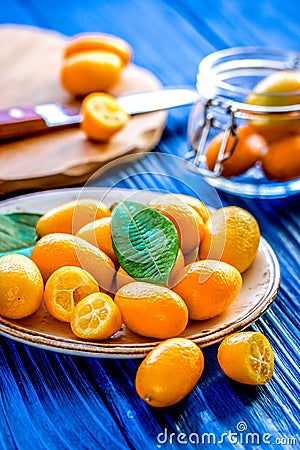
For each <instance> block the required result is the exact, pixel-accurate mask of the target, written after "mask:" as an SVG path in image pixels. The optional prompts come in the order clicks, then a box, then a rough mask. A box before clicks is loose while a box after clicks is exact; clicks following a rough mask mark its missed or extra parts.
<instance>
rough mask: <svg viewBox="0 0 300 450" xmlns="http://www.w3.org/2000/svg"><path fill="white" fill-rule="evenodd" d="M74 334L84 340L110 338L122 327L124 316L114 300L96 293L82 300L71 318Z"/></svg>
mask: <svg viewBox="0 0 300 450" xmlns="http://www.w3.org/2000/svg"><path fill="white" fill-rule="evenodd" d="M70 324H71V329H72V331H73V333H74V334H75V335H76V336H78V337H80V338H83V339H95V340H103V339H108V338H110V337H111V336H112V335H113V334H115V333H116V332H117V331H119V329H120V328H121V325H122V316H121V313H120V310H119V308H118V307H117V305H116V304H115V303H114V301H113V300H112V298H111V297H110V296H109V295H107V294H104V293H94V294H91V295H88V296H87V297H85V298H84V299H83V300H81V301H80V302H79V303H78V304H77V305H76V307H75V309H74V311H73V313H72V316H71V322H70Z"/></svg>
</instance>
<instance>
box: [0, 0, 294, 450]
mask: <svg viewBox="0 0 300 450" xmlns="http://www.w3.org/2000/svg"><path fill="white" fill-rule="evenodd" d="M0 23H17V24H28V25H34V26H38V27H43V28H47V29H53V30H57V31H59V32H61V33H64V34H66V35H72V34H75V33H78V32H82V31H103V32H107V33H112V34H116V35H119V36H121V37H123V38H124V39H126V40H127V41H128V42H130V44H131V45H132V47H133V48H134V59H135V62H136V64H138V65H140V66H143V67H146V68H147V69H149V70H151V71H152V72H154V73H155V74H156V76H157V77H158V78H159V79H160V80H161V82H162V83H163V84H164V85H193V84H194V82H195V76H196V72H197V66H198V63H199V61H200V60H201V59H202V58H203V57H204V56H205V55H207V54H208V53H210V52H212V51H215V50H218V49H222V48H226V47H231V46H241V45H261V46H273V47H279V48H285V49H291V50H295V51H300V41H299V36H300V26H299V24H300V8H299V3H298V2H297V0H291V1H283V0H261V1H260V2H254V1H249V0H230V1H227V0H215V1H211V2H210V1H201V0H198V1H197V0H195V1H192V0H190V1H185V0H177V1H175V0H173V1H171V0H169V1H168V0H143V1H141V0H140V1H139V0H106V1H97V0H85V1H83V0H64V1H62V0H45V1H40V0H31V1H29V0H24V1H21V0H6V1H2V2H1V7H0ZM7 45H8V46H9V43H7ZM2 50H3V49H1V48H0V52H1V51H2ZM1 70H5V68H3V67H1ZM188 113H189V111H188V109H179V110H174V111H172V112H170V113H169V118H168V122H167V126H166V129H165V131H164V134H163V137H162V140H161V142H160V143H159V145H158V146H157V148H156V149H155V150H156V151H157V152H164V153H167V154H174V155H177V156H181V157H182V156H183V154H184V153H185V151H186V146H187V140H186V126H187V119H188ZM163 164H164V163H163V162H162V167H163ZM152 169H153V168H152V167H151V165H150V163H149V162H147V159H145V160H144V161H140V162H136V163H134V164H133V165H131V166H130V167H125V168H122V169H121V168H120V169H118V168H117V169H116V170H115V172H114V173H109V174H107V175H106V177H102V178H101V179H100V180H98V181H97V182H96V183H98V184H101V185H105V184H112V183H114V182H116V181H117V182H118V185H120V186H122V187H135V188H142V189H145V188H152V187H157V188H164V189H167V190H170V191H178V190H181V186H180V185H179V184H178V183H176V182H174V181H172V180H170V179H167V180H165V179H164V178H163V177H159V176H157V175H155V174H152V175H151V176H148V175H145V174H143V173H142V172H146V173H147V172H151V171H152V172H153V170H152ZM164 170H166V167H165V168H164ZM179 170H180V169H179ZM134 173H137V174H138V175H135V176H134V175H133V174H134ZM126 177H129V178H126ZM178 177H179V178H180V177H181V179H182V180H183V184H184V183H185V182H188V183H190V184H191V185H192V186H196V185H197V183H199V178H197V177H196V176H189V175H188V174H184V173H183V172H182V174H178ZM185 177H186V178H185ZM203 189H206V188H205V186H204V187H203ZM220 198H221V200H222V202H223V204H234V205H238V206H242V207H244V208H246V209H248V210H249V211H250V212H252V213H253V214H254V215H255V217H256V218H257V220H258V222H259V225H260V228H261V232H262V235H263V236H264V237H265V238H266V239H267V240H268V242H269V243H270V244H271V245H272V247H273V249H274V250H275V252H276V254H277V257H278V259H279V262H280V266H281V274H282V281H281V287H280V290H279V293H278V296H277V299H276V300H275V302H274V303H273V305H272V306H271V307H270V308H269V309H268V311H267V312H266V313H265V314H264V315H263V317H262V318H260V319H259V320H257V322H256V323H255V324H254V325H253V327H252V329H255V330H260V331H262V332H263V333H264V334H265V335H266V336H267V337H268V339H269V340H270V342H271V344H272V346H273V348H274V352H275V373H274V376H273V378H272V380H271V382H270V383H269V384H267V385H266V386H263V387H248V386H244V385H240V384H237V383H235V382H233V381H230V380H229V379H228V378H226V377H225V375H224V374H223V373H222V372H221V370H220V368H219V367H218V364H217V362H216V352H217V347H218V346H217V345H213V346H211V347H207V348H204V350H203V351H204V356H205V361H206V366H205V371H204V374H203V376H202V378H201V380H200V382H199V383H198V385H197V387H196V388H195V389H194V391H193V392H192V393H191V394H190V395H189V396H188V397H187V398H186V399H185V400H183V401H182V402H180V403H179V404H177V405H175V406H173V407H170V408H168V409H162V410H160V409H153V408H150V407H149V406H147V405H146V404H145V403H143V402H142V400H140V399H139V397H138V396H137V395H136V392H135V388H134V379H135V373H136V369H137V367H138V364H139V361H137V360H101V359H94V358H85V357H76V356H68V355H63V354H59V353H55V352H50V351H49V352H48V351H44V350H42V349H39V348H34V347H30V346H26V345H23V344H21V343H16V342H14V341H11V340H9V339H6V338H1V341H0V342H1V349H0V449H1V450H2V449H3V450H4V449H5V450H6V449H7V450H13V449H21V450H31V449H36V450H40V449H41V450H42V449H47V450H49V449H61V450H63V449H70V450H71V449H72V450H73V449H89V450H93V449H125V450H126V449H138V450H139V449H145V450H146V449H155V448H166V449H167V448H168V449H169V448H174V449H175V448H203V449H209V448H222V449H233V448H236V449H244V448H249V449H250V448H253V449H269V450H271V449H274V450H275V449H279V448H282V449H296V448H300V438H299V340H298V337H299V291H300V285H299V276H300V264H299V259H300V252H299V241H300V233H299V223H300V208H299V207H300V198H299V196H293V197H291V198H286V199H281V200H268V201H266V200H249V199H246V198H241V197H235V196H231V195H228V194H227V195H225V194H222V193H220ZM182 433H183V434H182ZM247 433H250V435H251V436H252V437H251V438H248V442H247V441H246V439H245V436H246V434H247ZM252 441H253V442H252Z"/></svg>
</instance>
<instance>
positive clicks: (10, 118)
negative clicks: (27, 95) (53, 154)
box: [0, 87, 199, 141]
mask: <svg viewBox="0 0 300 450" xmlns="http://www.w3.org/2000/svg"><path fill="white" fill-rule="evenodd" d="M117 100H118V102H119V104H120V106H121V107H122V108H123V109H125V111H126V112H127V113H128V114H130V115H132V116H133V115H136V114H144V113H149V112H154V111H161V110H165V109H170V108H176V107H179V106H188V105H192V104H194V103H195V102H196V101H197V100H199V94H198V92H197V91H196V90H195V89H193V88H189V87H175V88H171V87H170V88H169V87H168V88H163V89H158V90H155V91H147V92H136V93H132V94H127V95H123V96H121V97H117ZM80 122H81V115H80V114H78V111H76V110H75V109H72V108H70V107H69V106H65V105H61V104H59V103H46V104H42V105H36V106H32V107H31V106H20V107H19V106H18V107H12V108H8V109H3V110H0V141H3V140H7V139H14V138H20V137H25V136H29V135H33V134H36V133H43V132H47V131H51V130H57V129H60V128H66V127H71V126H76V125H79V123H80Z"/></svg>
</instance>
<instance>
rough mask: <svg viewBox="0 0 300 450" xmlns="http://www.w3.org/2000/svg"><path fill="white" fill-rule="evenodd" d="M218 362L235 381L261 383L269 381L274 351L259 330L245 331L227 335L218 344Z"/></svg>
mask: <svg viewBox="0 0 300 450" xmlns="http://www.w3.org/2000/svg"><path fill="white" fill-rule="evenodd" d="M218 362H219V364H220V367H221V369H222V370H223V372H224V373H225V374H226V375H227V376H228V377H229V378H232V379H233V380H235V381H238V382H240V383H244V384H251V385H261V384H265V383H268V381H270V379H271V377H272V375H273V370H274V353H273V350H272V347H271V345H270V343H269V341H268V339H267V338H266V337H265V336H264V335H263V334H262V333H260V332H254V331H245V332H239V333H234V334H232V335H229V336H227V337H226V338H225V339H224V340H223V341H222V343H221V344H220V346H219V349H218Z"/></svg>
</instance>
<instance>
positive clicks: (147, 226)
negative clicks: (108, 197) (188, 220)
mask: <svg viewBox="0 0 300 450" xmlns="http://www.w3.org/2000/svg"><path fill="white" fill-rule="evenodd" d="M111 228H112V242H113V248H114V251H115V253H116V256H117V258H118V261H119V263H120V265H121V267H123V269H124V270H126V272H127V273H128V274H129V275H130V276H132V277H133V278H135V279H136V280H139V281H147V282H149V283H155V284H167V283H168V279H169V275H170V273H171V271H172V268H173V266H174V264H175V261H176V258H177V253H178V234H177V231H176V228H175V226H174V224H173V223H172V222H171V220H169V219H168V218H167V217H165V216H164V215H163V214H161V213H160V212H158V211H155V210H154V209H152V208H149V207H147V206H145V205H143V204H142V203H136V202H129V201H122V202H120V203H118V205H117V206H116V207H115V208H114V210H113V213H112V220H111Z"/></svg>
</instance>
